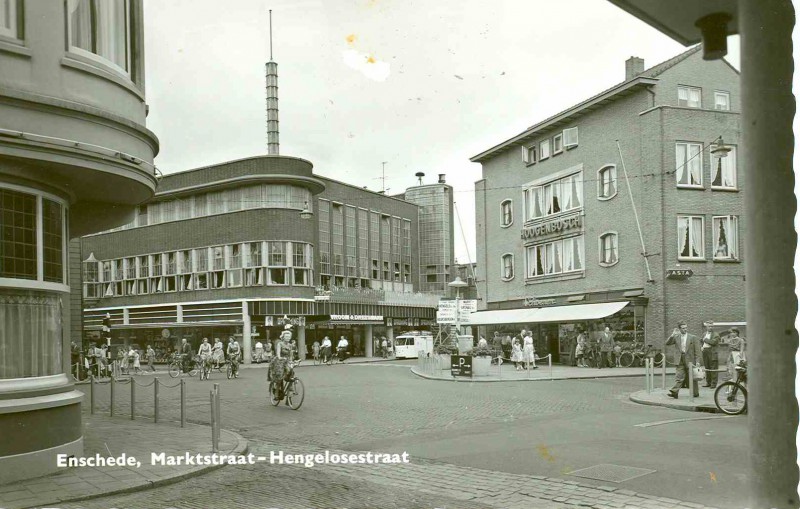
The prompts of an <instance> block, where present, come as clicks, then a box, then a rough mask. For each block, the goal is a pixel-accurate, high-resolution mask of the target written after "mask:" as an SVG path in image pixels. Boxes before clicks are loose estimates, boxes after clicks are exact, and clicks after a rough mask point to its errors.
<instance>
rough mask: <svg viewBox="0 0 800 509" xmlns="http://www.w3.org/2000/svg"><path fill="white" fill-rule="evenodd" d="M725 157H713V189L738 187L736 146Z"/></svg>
mask: <svg viewBox="0 0 800 509" xmlns="http://www.w3.org/2000/svg"><path fill="white" fill-rule="evenodd" d="M730 149H731V151H730V152H728V153H727V154H726V155H725V157H712V159H711V161H712V166H711V189H736V147H730Z"/></svg>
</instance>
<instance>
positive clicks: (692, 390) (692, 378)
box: [686, 362, 694, 403]
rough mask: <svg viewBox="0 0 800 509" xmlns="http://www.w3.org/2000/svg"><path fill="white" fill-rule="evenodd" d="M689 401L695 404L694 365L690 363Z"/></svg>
mask: <svg viewBox="0 0 800 509" xmlns="http://www.w3.org/2000/svg"><path fill="white" fill-rule="evenodd" d="M686 376H688V377H689V401H690V402H692V403H694V364H692V363H691V362H690V363H689V373H688V374H687V375H686Z"/></svg>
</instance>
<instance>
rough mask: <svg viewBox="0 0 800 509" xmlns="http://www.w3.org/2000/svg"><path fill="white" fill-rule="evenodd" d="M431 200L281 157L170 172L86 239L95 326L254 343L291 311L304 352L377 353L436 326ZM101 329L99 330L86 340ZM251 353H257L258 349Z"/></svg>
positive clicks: (89, 328) (152, 339) (87, 304)
mask: <svg viewBox="0 0 800 509" xmlns="http://www.w3.org/2000/svg"><path fill="white" fill-rule="evenodd" d="M417 221H418V207H417V206H416V205H414V204H412V203H408V202H405V201H403V200H399V199H396V198H392V197H388V196H384V195H382V194H379V193H375V192H372V191H368V190H365V189H363V188H359V187H356V186H351V185H348V184H345V183H342V182H338V181H335V180H333V179H329V178H325V177H321V176H319V175H315V174H313V172H312V164H311V163H310V162H309V161H306V160H304V159H300V158H296V157H289V156H281V155H277V154H276V155H267V156H258V157H251V158H247V159H242V160H237V161H231V162H226V163H222V164H217V165H213V166H208V167H204V168H198V169H194V170H188V171H184V172H180V173H174V174H170V175H167V176H165V177H163V178H162V179H161V181H160V183H159V187H158V192H157V193H156V195H155V197H154V198H153V199H152V200H150V201H149V202H147V203H145V204H143V205H142V206H140V207H139V211H138V215H137V217H136V219H135V220H134V221H133V222H131V223H130V224H128V225H126V226H124V227H121V228H118V229H116V230H113V231H108V232H103V233H100V234H95V235H91V236H87V237H84V238H83V239H82V246H81V256H82V259H83V260H85V261H84V263H83V267H82V273H83V275H82V279H83V299H84V310H83V323H84V330H85V331H86V335H87V336H88V337H89V338H97V337H99V331H100V329H101V326H102V320H103V317H104V316H105V315H106V314H110V318H111V333H112V344H119V345H135V346H138V347H139V348H144V347H145V345H146V344H152V345H154V348H155V350H156V352H157V354H159V356H160V357H162V358H163V357H166V355H167V354H168V353H169V352H170V351H172V350H174V349H175V348H176V346H177V345H178V344H179V343H180V340H181V339H182V338H187V339H188V340H189V342H190V343H191V344H192V345H193V346H195V347H197V346H198V345H199V343H200V342H201V341H202V338H204V337H206V338H209V340H210V341H213V338H216V337H219V338H220V339H227V338H228V337H231V336H233V337H235V338H237V339H238V340H239V341H240V343H241V344H242V345H243V347H244V350H245V352H250V351H252V349H253V346H254V345H255V343H256V341H264V340H274V339H276V338H277V336H278V333H279V331H280V330H281V329H282V327H283V325H284V323H285V322H286V321H287V320H288V321H290V322H291V323H294V324H296V325H297V334H296V336H297V339H298V344H299V345H300V350H301V354H304V353H305V351H306V347H308V346H309V345H311V344H312V343H313V342H314V341H315V340H320V341H321V340H322V338H323V337H324V336H326V335H328V336H329V337H330V338H331V340H332V341H333V343H334V344H336V341H337V340H338V338H339V337H340V336H342V335H344V336H346V337H347V338H348V339H349V341H350V344H351V352H352V353H355V354H365V355H372V353H373V352H372V350H373V336H375V335H386V336H387V337H390V338H391V337H392V336H393V335H394V334H395V333H397V332H400V331H403V330H406V329H408V328H419V327H429V326H430V325H431V323H432V319H433V317H434V311H435V299H432V298H431V297H430V296H427V295H419V294H416V293H414V291H415V289H416V285H415V282H416V281H417V280H418V274H419V271H418V270H419V269H418V258H417V257H416V256H415V253H417V247H418V242H417V236H418V232H417ZM84 339H87V338H84ZM245 360H246V362H249V360H250V359H249V356H245Z"/></svg>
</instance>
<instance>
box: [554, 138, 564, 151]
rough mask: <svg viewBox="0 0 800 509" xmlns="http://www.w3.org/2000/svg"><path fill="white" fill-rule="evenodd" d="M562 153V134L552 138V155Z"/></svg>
mask: <svg viewBox="0 0 800 509" xmlns="http://www.w3.org/2000/svg"><path fill="white" fill-rule="evenodd" d="M563 151H564V135H563V134H562V133H559V134H556V135H555V136H553V155H556V154H560V153H561V152H563Z"/></svg>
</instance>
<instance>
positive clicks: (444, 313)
mask: <svg viewBox="0 0 800 509" xmlns="http://www.w3.org/2000/svg"><path fill="white" fill-rule="evenodd" d="M456 306H457V304H456V301H454V300H440V301H439V309H438V310H437V311H436V323H456V313H458V308H457V307H456Z"/></svg>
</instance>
